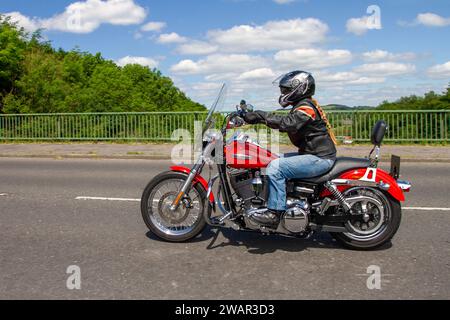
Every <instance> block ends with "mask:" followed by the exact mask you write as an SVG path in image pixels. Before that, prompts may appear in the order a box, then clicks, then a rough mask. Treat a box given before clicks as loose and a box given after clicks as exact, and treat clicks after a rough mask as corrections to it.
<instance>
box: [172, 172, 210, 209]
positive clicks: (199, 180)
mask: <svg viewBox="0 0 450 320" xmlns="http://www.w3.org/2000/svg"><path fill="white" fill-rule="evenodd" d="M170 170H171V171H175V172H182V173H186V174H190V173H191V169H189V168H186V167H183V166H173V167H170ZM196 183H200V184H201V185H202V186H203V188H204V189H205V191H208V182H207V181H206V180H205V179H204V178H203V177H202V176H201V175H199V174H198V175H197V176H196V177H195V178H194V184H196ZM209 201H210V202H211V203H214V202H215V200H214V194H213V193H212V192H211V194H210V196H209Z"/></svg>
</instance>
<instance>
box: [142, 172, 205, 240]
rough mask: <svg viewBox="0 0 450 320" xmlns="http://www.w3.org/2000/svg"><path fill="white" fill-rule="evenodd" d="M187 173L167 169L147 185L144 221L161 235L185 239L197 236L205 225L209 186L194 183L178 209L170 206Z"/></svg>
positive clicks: (143, 198) (143, 210)
mask: <svg viewBox="0 0 450 320" xmlns="http://www.w3.org/2000/svg"><path fill="white" fill-rule="evenodd" d="M186 178H187V175H186V174H184V173H180V172H166V173H162V174H160V175H158V176H157V177H155V178H154V179H153V180H152V181H151V182H150V183H149V184H148V186H147V187H146V188H145V190H144V193H143V194H142V199H141V212H142V217H143V219H144V222H145V224H146V225H147V227H148V228H149V229H150V231H151V232H152V233H154V234H155V235H156V236H158V237H159V238H161V239H163V240H166V241H170V242H183V241H187V240H190V239H192V238H194V237H196V236H197V235H198V234H199V233H200V232H201V231H202V230H203V229H204V227H205V219H204V217H203V210H206V208H205V207H206V205H207V204H206V201H205V200H206V190H205V189H204V188H203V186H202V185H200V184H199V183H197V184H194V185H193V187H192V188H191V191H190V192H189V193H188V194H187V195H186V196H185V198H184V199H183V200H182V202H181V203H180V206H179V207H178V209H177V210H175V211H172V210H170V207H171V205H172V203H173V201H174V200H175V198H176V197H177V195H178V192H179V191H180V189H181V187H182V186H183V184H184V183H185V181H186Z"/></svg>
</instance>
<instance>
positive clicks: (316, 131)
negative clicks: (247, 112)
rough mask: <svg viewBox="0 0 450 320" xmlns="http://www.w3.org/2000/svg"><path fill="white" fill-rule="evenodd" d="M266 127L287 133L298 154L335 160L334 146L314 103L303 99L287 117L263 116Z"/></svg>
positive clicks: (276, 115)
mask: <svg viewBox="0 0 450 320" xmlns="http://www.w3.org/2000/svg"><path fill="white" fill-rule="evenodd" d="M265 120H266V121H265V122H266V124H267V126H268V127H270V128H272V129H278V130H280V132H287V134H288V135H289V138H290V140H291V142H292V143H293V144H294V145H295V146H296V147H298V153H299V154H300V155H303V154H312V155H315V156H317V157H320V158H323V159H332V160H335V159H336V153H337V151H336V146H335V145H334V143H333V140H332V139H331V137H330V135H329V134H328V130H327V126H326V123H325V121H323V120H322V117H321V115H320V112H319V111H318V110H317V108H316V106H315V104H314V102H312V100H310V99H305V100H302V101H300V102H298V103H297V104H296V105H295V106H293V107H292V109H291V111H290V113H289V114H288V115H278V114H273V113H271V114H265Z"/></svg>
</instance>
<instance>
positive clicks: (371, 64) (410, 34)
mask: <svg viewBox="0 0 450 320" xmlns="http://www.w3.org/2000/svg"><path fill="white" fill-rule="evenodd" d="M373 5H375V6H376V7H374V8H373V9H371V10H369V11H368V10H367V9H368V7H369V6H373ZM0 13H2V14H7V15H10V16H11V17H12V19H13V20H15V21H18V23H19V24H21V25H22V26H24V27H25V28H26V29H27V30H30V31H32V30H34V29H36V28H45V29H46V31H45V33H44V35H45V37H46V38H47V39H49V40H51V42H52V43H53V45H54V46H55V47H62V48H64V49H67V50H70V49H72V48H74V47H76V46H78V47H79V48H80V49H81V50H83V51H89V52H92V53H96V52H101V53H102V54H103V56H104V57H106V58H108V59H112V60H114V61H116V63H118V64H120V65H124V64H126V63H140V64H144V65H148V66H150V67H157V68H159V69H160V70H161V71H162V72H163V73H164V74H166V75H168V76H170V77H172V78H173V79H174V81H175V84H176V85H177V86H179V87H180V88H181V89H182V90H184V91H185V92H186V93H187V94H188V95H189V96H190V97H191V98H193V99H194V100H197V101H199V102H201V103H205V104H209V103H210V102H211V101H212V100H213V98H214V95H215V92H216V91H217V90H218V87H219V86H220V84H221V83H222V82H226V83H228V85H229V94H228V96H229V99H228V101H227V103H228V104H229V105H231V104H235V103H237V102H238V101H239V100H240V99H241V98H245V99H247V100H249V101H250V102H251V103H252V104H254V105H255V106H257V107H259V108H262V109H274V108H276V107H277V104H276V100H277V95H278V92H277V89H276V88H275V87H273V86H272V84H271V82H272V80H274V79H275V78H276V77H277V76H278V75H279V74H281V73H283V72H287V71H290V70H296V69H300V70H306V71H310V72H312V73H313V75H314V76H315V77H316V79H317V86H318V90H317V98H318V99H319V101H320V102H322V104H328V103H341V104H347V105H350V106H354V105H376V104H378V103H380V102H381V101H383V100H394V99H396V98H398V97H400V96H402V95H410V94H419V95H420V94H423V93H424V92H426V91H429V90H435V91H442V90H443V89H444V88H445V87H446V86H447V84H448V83H449V79H450V41H449V39H450V1H444V0H441V1H437V0H431V1H430V0H428V1H419V0H396V1H375V0H373V1H361V0H359V1H356V0H355V1H326V0H208V1H205V0H165V1H159V0H155V1H150V0H109V1H105V0H103V1H102V0H80V1H76V0H64V1H31V0H2V2H1V3H0ZM378 13H379V14H378Z"/></svg>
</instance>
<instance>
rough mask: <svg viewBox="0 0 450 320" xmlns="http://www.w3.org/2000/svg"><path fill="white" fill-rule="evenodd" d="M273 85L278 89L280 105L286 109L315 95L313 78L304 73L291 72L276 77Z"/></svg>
mask: <svg viewBox="0 0 450 320" xmlns="http://www.w3.org/2000/svg"><path fill="white" fill-rule="evenodd" d="M274 84H276V85H277V86H279V87H280V91H281V96H280V100H279V102H280V105H281V106H282V107H283V108H286V107H287V106H289V105H293V104H295V103H297V102H298V101H300V100H302V99H305V98H309V97H312V96H313V95H314V94H315V93H316V81H315V80H314V77H313V76H312V75H311V74H310V73H309V72H305V71H292V72H289V73H286V74H284V75H282V76H280V77H278V78H277V79H276V80H275V81H274Z"/></svg>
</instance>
